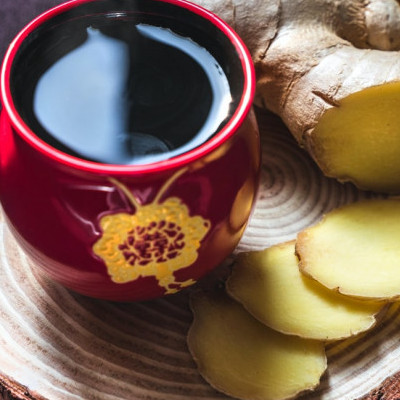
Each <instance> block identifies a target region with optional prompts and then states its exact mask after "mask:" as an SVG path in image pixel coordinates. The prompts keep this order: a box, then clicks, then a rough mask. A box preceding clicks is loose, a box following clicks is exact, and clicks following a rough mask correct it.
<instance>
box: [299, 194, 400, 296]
mask: <svg viewBox="0 0 400 400" xmlns="http://www.w3.org/2000/svg"><path fill="white" fill-rule="evenodd" d="M399 231H400V200H399V199H376V200H367V201H361V202H357V203H352V204H348V205H345V206H342V207H340V208H338V209H336V210H334V211H331V212H330V213H328V214H326V215H325V216H324V218H323V219H322V221H320V222H319V223H318V224H316V225H314V226H312V227H310V228H307V229H305V230H304V231H302V232H300V233H299V235H298V236H297V241H296V254H297V256H298V257H299V259H300V264H299V267H300V270H301V271H302V272H303V273H304V274H306V275H308V276H309V277H311V278H313V279H315V280H316V281H318V282H320V283H321V284H322V285H324V286H325V287H327V288H328V289H331V290H337V291H338V292H340V293H342V294H344V295H348V296H354V297H358V298H361V299H370V300H391V301H392V300H398V299H400V269H399V266H400V245H399V236H398V233H399Z"/></svg>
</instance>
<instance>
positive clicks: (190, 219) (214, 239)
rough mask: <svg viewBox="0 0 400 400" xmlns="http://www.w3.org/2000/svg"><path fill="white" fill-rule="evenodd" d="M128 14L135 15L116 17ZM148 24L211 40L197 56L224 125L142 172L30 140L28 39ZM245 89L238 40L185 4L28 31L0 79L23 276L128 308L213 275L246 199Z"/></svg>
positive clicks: (254, 165)
mask: <svg viewBox="0 0 400 400" xmlns="http://www.w3.org/2000/svg"><path fill="white" fill-rule="evenodd" d="M128 3H129V4H133V3H135V4H136V5H137V7H138V8H137V9H135V10H134V11H132V9H129V10H128V9H125V8H124V7H125V6H126V4H128ZM148 13H150V14H152V15H158V16H161V17H165V18H166V19H168V18H173V19H174V20H175V22H174V23H175V24H182V26H188V25H193V26H196V29H197V30H198V32H200V35H203V34H204V36H205V37H208V38H210V37H211V38H212V40H211V41H210V47H211V48H210V49H208V50H209V51H210V52H214V53H218V57H219V59H221V60H222V68H223V69H224V70H225V72H226V74H227V76H228V79H229V80H230V84H231V85H233V86H235V93H234V97H235V98H234V100H235V102H234V109H233V112H232V114H231V117H230V118H229V119H228V121H227V122H226V123H224V124H223V126H222V127H221V128H220V129H219V130H218V132H217V133H216V134H215V135H214V136H212V137H211V138H210V139H208V140H207V141H206V142H205V143H203V144H201V145H199V146H198V147H196V148H194V149H192V150H189V151H188V152H185V153H184V154H180V155H176V156H173V157H172V158H169V159H166V160H160V161H156V162H152V163H147V164H141V165H114V164H106V163H100V162H93V161H87V160H84V159H82V158H79V157H76V156H72V155H69V154H67V153H65V152H63V151H61V150H59V149H56V148H54V147H52V146H51V145H50V144H48V143H47V142H45V141H44V140H43V139H41V138H39V137H38V136H37V135H36V134H35V129H34V127H32V126H30V125H29V124H28V123H27V122H26V120H25V119H24V117H23V115H24V112H25V111H26V110H24V109H23V108H21V106H20V105H18V104H17V101H16V97H17V94H18V93H19V94H18V95H21V92H24V90H26V91H28V90H29V88H28V86H29V77H28V78H27V76H29V74H30V72H31V71H32V70H33V69H34V68H35V63H36V61H38V60H37V59H35V48H34V43H35V40H40V38H41V37H42V36H43V37H45V36H46V35H51V34H52V32H57V29H59V26H61V25H62V24H63V23H65V22H66V21H69V20H71V19H74V18H75V19H76V18H85V17H86V16H87V15H94V14H96V15H100V14H104V15H107V18H125V19H127V18H128V19H129V18H131V17H132V15H134V16H135V17H137V15H139V16H141V15H146V14H148ZM21 81H22V82H28V85H26V88H25V87H21ZM24 85H25V84H24ZM254 87H255V78H254V71H253V66H252V62H251V58H250V56H249V53H248V51H247V50H246V48H245V46H244V45H243V43H242V41H241V40H240V38H239V37H238V36H237V34H236V33H235V32H234V31H233V30H232V29H231V28H230V27H229V26H227V25H226V24H225V23H224V22H223V21H222V20H221V19H219V18H218V17H217V16H215V15H213V14H212V13H210V12H209V11H207V10H205V9H203V8H201V7H198V6H196V5H194V4H191V3H190V2H187V1H185V0H141V1H138V2H131V1H130V2H127V1H124V0H120V1H118V2H115V1H111V0H74V1H70V2H67V3H65V4H62V5H60V6H58V7H55V8H53V9H51V10H49V11H47V12H45V13H44V14H42V15H40V16H39V17H38V18H36V19H35V20H34V21H32V22H31V23H30V24H29V25H28V26H26V27H25V28H24V29H23V30H22V31H21V32H20V34H19V35H18V36H17V37H16V39H15V40H14V41H13V42H12V44H11V45H10V47H9V49H8V52H7V54H6V56H5V60H4V63H3V66H2V70H1V101H2V104H3V111H2V114H1V120H0V140H1V146H0V199H1V203H2V207H3V210H4V213H5V217H6V221H7V223H8V225H9V227H10V229H11V231H12V232H13V234H14V235H15V237H16V239H17V240H18V242H19V244H20V245H21V247H22V248H23V250H24V251H25V252H26V254H27V255H28V256H29V257H30V258H31V259H32V260H33V261H34V265H35V266H36V267H37V268H39V269H40V270H41V271H43V272H44V273H45V274H47V275H48V276H49V277H51V278H52V279H53V280H55V281H57V282H59V283H60V284H62V285H64V286H66V287H67V288H70V289H72V290H74V291H76V292H78V293H81V294H84V295H88V296H92V297H96V298H102V299H108V300H118V301H135V300H144V299H150V298H155V297H160V296H163V295H165V294H171V293H175V292H177V291H179V290H181V289H182V288H184V287H187V286H189V285H192V284H194V283H195V282H196V281H198V280H199V279H200V278H201V277H202V276H203V275H205V274H206V273H207V272H209V271H210V270H211V269H213V268H214V267H216V266H217V265H218V264H220V263H221V262H222V261H223V260H224V259H225V258H226V257H227V256H228V255H229V254H230V253H231V252H232V251H233V250H234V249H235V246H236V245H237V244H238V242H239V240H240V238H241V236H242V234H243V231H244V229H245V227H246V224H247V221H248V219H249V216H250V213H251V210H252V207H253V203H254V200H255V196H256V192H257V186H258V178H259V170H260V144H259V134H258V129H257V125H256V121H255V118H254V114H253V112H252V108H251V106H252V100H253V94H254ZM60 96H62V93H60Z"/></svg>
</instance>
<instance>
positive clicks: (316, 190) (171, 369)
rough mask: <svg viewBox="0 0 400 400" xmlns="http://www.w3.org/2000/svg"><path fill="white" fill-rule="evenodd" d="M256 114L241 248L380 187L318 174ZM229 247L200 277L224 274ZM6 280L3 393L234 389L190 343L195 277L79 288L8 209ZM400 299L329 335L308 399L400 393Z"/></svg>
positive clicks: (268, 241) (176, 397)
mask: <svg viewBox="0 0 400 400" xmlns="http://www.w3.org/2000/svg"><path fill="white" fill-rule="evenodd" d="M257 115H258V119H259V123H260V128H261V134H262V144H263V169H262V179H261V190H260V194H259V197H258V199H257V204H256V208H255V211H254V213H253V216H252V219H251V221H250V224H249V226H248V228H247V230H246V232H245V235H244V237H243V239H242V241H241V242H240V245H239V246H238V248H237V250H236V252H235V253H237V252H240V251H244V250H252V249H261V248H265V247H268V246H270V245H272V244H275V243H278V242H282V241H286V240H290V239H292V238H295V237H296V234H297V232H298V231H299V230H301V229H303V228H304V227H306V226H309V225H311V224H314V223H315V222H316V221H318V220H319V219H320V218H321V216H322V215H323V213H325V212H327V211H329V210H331V209H333V208H335V207H337V206H339V205H341V204H344V203H348V202H352V201H356V200H358V199H362V198H368V197H372V196H375V195H374V194H372V193H366V192H360V191H358V190H357V189H355V188H354V187H353V186H351V185H341V184H339V183H338V182H336V181H334V180H331V179H327V178H325V177H323V176H322V174H321V173H320V171H319V170H318V168H317V167H316V166H315V165H314V163H313V162H312V161H311V159H310V158H309V157H308V156H307V154H306V153H304V152H303V151H302V150H301V149H299V148H298V146H297V145H296V143H295V142H294V141H293V139H292V137H291V136H290V134H289V133H288V131H287V130H286V128H285V127H284V125H283V124H282V122H281V121H280V120H279V118H277V117H276V116H274V115H272V114H270V113H268V112H265V111H260V110H258V111H257ZM233 258H234V254H233V255H232V257H230V258H229V259H228V260H226V262H225V263H224V264H223V265H221V266H220V267H219V268H217V269H216V270H215V271H214V272H213V273H212V274H210V275H209V276H207V277H206V278H205V279H203V280H202V281H201V282H199V283H198V285H197V286H205V287H208V286H210V285H215V284H218V283H219V282H220V281H221V280H223V279H224V278H225V277H226V275H227V274H228V273H229V270H230V264H231V262H232V259H233ZM0 280H1V282H2V284H1V286H0V349H1V352H0V395H1V398H2V399H7V400H11V399H12V400H27V399H30V400H33V399H34V400H42V399H48V400H76V399H84V400H184V399H194V400H196V399H197V400H217V399H228V397H226V396H223V395H221V394H220V393H218V392H216V391H215V390H214V389H212V388H211V387H210V386H209V385H208V384H206V383H205V382H204V380H203V379H202V378H201V377H200V375H199V374H198V372H197V370H196V366H195V364H194V362H193V360H192V359H191V356H190V354H189V352H188V350H187V346H186V333H187V330H188V328H189V326H190V323H191V320H192V315H191V312H190V310H189V307H188V299H189V296H190V293H191V291H192V290H194V288H189V289H187V290H185V291H183V292H181V293H179V294H177V295H173V296H169V297H165V298H162V299H157V300H154V301H149V302H140V303H112V302H106V301H99V300H94V299H90V298H87V297H84V296H80V295H77V294H75V293H72V292H70V291H68V290H66V289H64V288H63V287H61V286H59V285H57V284H55V283H53V282H51V281H50V280H48V279H47V278H46V277H44V276H42V275H41V274H40V273H39V272H38V271H37V269H36V267H35V265H34V264H32V262H31V261H30V260H29V259H27V258H26V256H25V255H24V254H23V252H22V251H21V250H20V248H19V247H18V245H17V244H16V242H15V240H14V238H13V237H12V235H11V234H10V232H9V230H8V228H7V226H6V224H5V222H4V220H3V219H1V220H0ZM399 308H400V307H399V304H397V303H396V304H393V305H392V306H391V307H390V309H389V310H388V312H387V314H386V316H385V317H384V318H383V320H382V322H381V323H380V324H379V326H377V327H376V328H375V329H374V330H373V331H371V332H369V333H367V334H365V335H362V336H360V337H358V338H356V339H352V340H348V341H344V342H337V343H332V344H330V345H328V347H327V354H328V358H329V368H328V372H327V374H326V375H325V376H324V377H323V379H322V381H321V385H320V387H319V388H318V389H317V390H316V391H315V392H313V393H307V394H306V395H304V396H303V399H307V400H312V399H315V400H321V399H324V400H334V399H335V400H336V399H337V400H353V399H356V398H362V399H363V400H367V399H368V400H372V399H395V398H396V399H397V398H400V396H399V390H400V385H399V380H398V379H399V377H400V375H399V374H396V373H397V372H398V371H399V370H400V344H399V343H400V310H399ZM389 376H392V377H391V378H389V379H387V380H386V381H385V379H386V378H388V377H389ZM383 381H385V382H384V383H383V384H382V385H381V383H382V382H383ZM380 385H381V386H380ZM368 393H369V394H368ZM367 394H368V395H367ZM396 396H397V397H396Z"/></svg>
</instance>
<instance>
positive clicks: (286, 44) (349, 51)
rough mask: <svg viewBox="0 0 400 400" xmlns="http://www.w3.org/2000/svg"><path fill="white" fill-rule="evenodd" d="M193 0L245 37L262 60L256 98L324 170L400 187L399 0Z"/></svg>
mask: <svg viewBox="0 0 400 400" xmlns="http://www.w3.org/2000/svg"><path fill="white" fill-rule="evenodd" d="M194 2H195V3H197V4H199V5H201V6H203V7H205V8H208V9H209V10H210V11H213V12H215V13H216V14H217V15H219V16H220V17H221V18H223V19H224V20H225V21H226V22H227V23H228V24H230V25H231V26H232V27H233V28H234V29H235V30H236V31H237V32H238V34H239V35H240V36H241V37H242V39H243V41H244V42H245V44H246V45H247V47H248V48H249V50H250V53H251V54H252V58H253V61H254V64H255V68H256V74H257V95H256V104H257V105H259V106H263V107H265V108H267V109H269V110H270V111H272V112H274V113H276V114H278V115H279V116H280V117H281V118H282V120H283V122H284V123H285V124H286V126H287V127H288V128H289V130H290V131H291V133H292V134H293V136H294V137H295V138H296V140H297V142H298V143H299V144H300V146H302V147H304V148H305V149H306V150H307V151H308V152H309V153H310V155H311V156H312V157H313V158H314V160H315V161H316V163H317V164H318V165H319V167H320V168H321V170H322V171H323V173H324V174H325V175H327V176H330V177H334V178H336V179H338V180H340V181H342V182H345V181H351V182H353V183H354V184H355V185H356V186H358V187H359V188H362V189H368V190H374V191H380V192H388V193H400V157H398V155H400V117H398V116H397V114H400V111H398V106H400V100H397V97H400V52H399V50H400V4H399V2H397V1H396V0H303V1H300V0H246V1H244V0H229V1H228V2H226V3H225V2H223V0H219V1H215V0H213V1H211V0H195V1H194ZM386 86H388V88H386ZM377 87H378V89H377ZM379 87H382V88H383V90H379ZM371 88H374V89H371ZM354 94H357V95H355V96H354ZM376 104H378V105H379V107H378V108H377V107H376ZM342 112H343V113H344V114H345V115H346V116H345V121H348V122H349V123H348V124H347V125H346V126H345V127H343V123H342V124H337V122H338V121H340V120H341V118H342ZM353 115H354V117H353Z"/></svg>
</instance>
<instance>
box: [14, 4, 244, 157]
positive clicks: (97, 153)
mask: <svg viewBox="0 0 400 400" xmlns="http://www.w3.org/2000/svg"><path fill="white" fill-rule="evenodd" d="M131 4H133V3H131ZM171 7H172V6H171ZM155 11H156V10H155ZM171 15H173V12H172V13H171ZM53 28H54V27H51V26H50V27H48V28H47V30H46V27H44V28H42V31H41V32H38V33H37V36H36V37H35V38H33V39H32V43H31V47H32V48H31V49H28V50H25V52H26V54H28V56H26V55H25V61H24V65H23V66H21V67H20V68H22V69H24V72H23V74H21V73H20V76H21V77H20V79H19V80H18V83H17V84H16V86H15V87H14V91H15V94H14V97H15V99H16V106H17V108H19V110H20V112H21V115H22V117H23V119H24V120H25V122H26V123H27V125H28V126H29V127H31V129H32V130H33V131H34V132H35V134H36V135H37V136H39V137H40V138H41V139H42V140H44V141H46V142H47V143H49V144H51V145H52V146H53V147H55V148H57V149H59V150H61V151H63V152H66V153H68V154H70V155H73V156H76V157H79V158H82V159H86V160H91V161H95V162H101V163H106V164H145V163H152V162H157V161H160V160H165V159H169V158H171V157H174V156H177V155H180V154H183V153H186V152H188V151H190V150H192V149H194V148H196V147H198V146H200V145H201V144H203V143H204V142H206V141H207V140H208V139H209V138H210V137H212V136H213V135H214V134H215V133H216V132H218V130H220V129H221V126H223V125H224V123H226V122H227V120H228V119H229V118H230V117H232V110H234V109H235V108H236V107H237V104H235V93H234V92H235V90H232V88H231V86H232V85H231V81H232V79H233V78H234V68H233V71H232V66H231V67H230V70H229V71H227V72H225V70H224V69H226V68H224V64H226V62H227V58H229V56H227V54H225V53H226V50H224V51H222V50H221V49H222V48H223V46H222V45H223V43H219V42H218V37H213V35H212V32H207V31H206V30H205V31H202V27H199V28H193V26H192V25H190V28H189V25H187V26H186V25H185V23H184V21H179V19H177V18H175V17H173V16H172V17H171V19H170V20H169V19H168V18H165V17H164V18H162V19H161V18H159V17H157V15H156V12H152V13H150V12H149V13H135V12H134V11H132V13H131V14H130V13H126V11H125V14H124V15H121V14H119V13H118V12H115V13H114V14H112V13H108V14H103V15H101V14H97V13H94V14H93V15H90V16H85V17H77V18H74V17H73V16H71V18H69V19H68V20H65V21H60V24H58V25H57V30H55V29H53ZM196 29H197V30H196ZM55 32H57V33H55ZM213 39H214V40H215V43H213V44H212V46H210V48H207V46H206V45H207V43H212V40H213ZM201 42H203V43H201ZM220 48H221V49H220ZM29 55H31V57H34V58H35V64H30V65H29V68H27V65H28V64H27V63H29ZM236 80H237V81H238V82H237V83H235V85H236V86H238V85H239V87H240V83H241V78H240V76H239V77H236ZM236 97H238V96H236Z"/></svg>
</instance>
